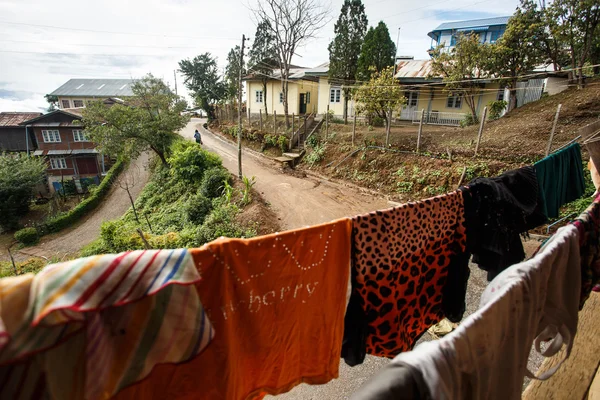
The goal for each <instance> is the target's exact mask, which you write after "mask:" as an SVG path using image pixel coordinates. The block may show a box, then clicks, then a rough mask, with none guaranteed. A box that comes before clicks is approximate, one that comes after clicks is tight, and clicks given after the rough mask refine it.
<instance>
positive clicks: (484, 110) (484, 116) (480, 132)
mask: <svg viewBox="0 0 600 400" xmlns="http://www.w3.org/2000/svg"><path fill="white" fill-rule="evenodd" d="M486 117H487V107H483V115H482V117H481V122H480V123H479V133H478V134H477V144H476V145H475V157H477V152H478V151H479V144H480V143H481V136H482V135H483V126H484V125H485V119H486Z"/></svg>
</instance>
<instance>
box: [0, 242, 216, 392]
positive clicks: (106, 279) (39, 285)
mask: <svg viewBox="0 0 600 400" xmlns="http://www.w3.org/2000/svg"><path fill="white" fill-rule="evenodd" d="M199 280H200V276H199V274H198V271H197V269H196V267H195V265H194V262H193V260H192V257H191V256H190V254H189V253H188V251H187V250H186V249H180V250H146V251H132V252H125V253H121V254H117V255H100V256H93V257H88V258H82V259H78V260H74V261H70V262H65V263H60V264H54V265H49V266H48V267H46V268H44V269H43V270H42V271H41V272H40V273H39V274H37V275H32V274H29V275H24V276H19V277H14V278H5V279H1V280H0V398H2V399H4V398H10V399H30V398H31V399H34V398H35V399H37V398H44V397H50V398H55V399H83V398H85V399H105V398H110V397H112V396H113V395H115V394H116V393H118V392H119V390H121V389H123V388H125V387H127V386H129V385H131V384H133V383H135V382H138V381H140V380H141V379H143V378H145V377H146V376H148V374H150V372H151V371H152V369H153V368H154V367H155V366H156V365H158V364H161V363H181V362H185V361H188V360H190V359H192V358H194V357H195V356H196V355H198V354H199V353H200V352H202V350H203V349H204V348H205V347H206V346H207V345H208V343H209V342H210V341H211V340H212V338H213V336H214V331H213V329H212V326H211V324H210V321H209V320H208V318H207V316H206V314H205V312H204V309H203V307H202V304H201V303H200V299H199V297H198V294H197V291H196V288H195V286H193V284H194V283H196V282H198V281H199Z"/></svg>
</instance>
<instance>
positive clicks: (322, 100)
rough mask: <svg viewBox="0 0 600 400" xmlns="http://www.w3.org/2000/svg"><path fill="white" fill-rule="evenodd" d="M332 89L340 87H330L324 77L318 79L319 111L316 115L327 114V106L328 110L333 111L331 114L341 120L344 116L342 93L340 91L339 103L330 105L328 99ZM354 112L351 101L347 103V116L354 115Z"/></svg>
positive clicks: (353, 105)
mask: <svg viewBox="0 0 600 400" xmlns="http://www.w3.org/2000/svg"><path fill="white" fill-rule="evenodd" d="M332 87H336V88H338V87H339V88H341V86H336V85H333V86H332V85H330V84H329V80H328V79H327V78H325V77H320V78H319V109H318V113H319V114H321V115H323V114H325V113H326V112H327V106H329V110H330V111H333V114H334V115H335V116H336V117H338V118H342V116H343V115H344V91H343V90H342V91H341V94H340V102H339V103H332V102H331V97H330V90H331V88H332ZM354 111H355V103H354V101H353V100H350V101H349V102H348V116H352V115H354Z"/></svg>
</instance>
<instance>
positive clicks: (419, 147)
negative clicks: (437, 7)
mask: <svg viewBox="0 0 600 400" xmlns="http://www.w3.org/2000/svg"><path fill="white" fill-rule="evenodd" d="M424 119H425V109H424V108H423V109H422V110H421V120H420V121H419V133H418V134H417V153H420V152H421V134H422V133H423V120H424Z"/></svg>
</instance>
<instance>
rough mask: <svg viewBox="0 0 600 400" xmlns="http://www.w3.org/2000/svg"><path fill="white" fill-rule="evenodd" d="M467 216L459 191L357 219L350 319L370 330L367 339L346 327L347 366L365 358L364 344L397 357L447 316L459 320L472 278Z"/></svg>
mask: <svg viewBox="0 0 600 400" xmlns="http://www.w3.org/2000/svg"><path fill="white" fill-rule="evenodd" d="M463 215H464V210H463V198H462V194H461V193H460V192H458V191H457V192H454V193H450V194H447V195H443V196H438V197H434V198H431V199H428V200H424V201H421V202H417V203H409V204H405V205H402V206H400V207H396V208H391V209H388V210H384V211H377V212H373V213H370V214H365V215H362V216H358V217H355V218H354V220H353V222H354V223H353V273H354V275H355V279H354V280H353V293H356V294H358V295H359V296H354V297H353V298H352V299H351V304H350V306H349V307H348V312H347V313H346V322H347V325H348V321H349V320H350V321H352V323H351V324H350V325H352V326H358V325H360V323H361V322H360V321H361V320H363V319H364V321H366V323H367V328H366V329H367V335H366V343H365V340H361V338H360V337H357V335H359V334H360V332H361V330H359V329H355V330H352V331H346V332H345V334H344V337H345V346H344V348H343V349H342V355H343V356H344V358H345V360H346V361H347V362H348V364H350V365H352V364H356V363H357V362H362V359H361V355H362V354H364V351H365V348H366V352H367V353H369V354H373V355H376V356H382V357H393V356H395V355H396V354H398V353H400V352H402V351H406V350H409V349H411V348H412V346H413V345H414V343H415V341H416V340H417V339H418V338H419V337H420V336H421V335H422V334H423V333H424V332H425V331H426V330H427V328H429V327H430V326H431V325H433V324H435V323H437V322H438V321H440V320H441V319H442V318H444V316H445V315H446V316H448V318H449V319H451V320H453V321H456V320H460V319H461V318H462V314H463V312H464V310H465V294H466V284H467V279H468V277H469V269H468V257H466V256H465V255H466V253H465V242H466V238H465V228H464V226H463V225H464V217H463ZM449 282H452V284H449ZM356 301H358V302H360V307H354V304H353V303H354V302H356ZM356 310H358V312H357V311H356ZM365 318H366V319H365ZM363 358H364V357H363Z"/></svg>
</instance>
